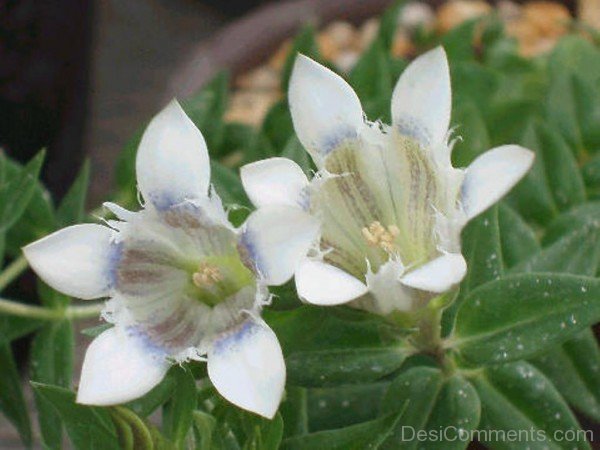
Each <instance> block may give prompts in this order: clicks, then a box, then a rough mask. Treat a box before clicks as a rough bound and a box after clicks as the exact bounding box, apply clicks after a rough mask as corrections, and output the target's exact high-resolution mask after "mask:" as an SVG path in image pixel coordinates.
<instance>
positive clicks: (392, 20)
mask: <svg viewBox="0 0 600 450" xmlns="http://www.w3.org/2000/svg"><path fill="white" fill-rule="evenodd" d="M404 3H406V2H405V0H394V2H392V4H391V5H390V6H389V7H388V8H387V9H386V10H385V11H384V12H383V14H382V15H381V18H380V19H379V31H378V39H379V40H380V41H381V43H382V44H383V48H384V49H385V50H387V51H389V50H391V48H392V44H393V43H394V36H395V35H396V29H397V28H398V17H399V15H400V8H402V6H403V5H404Z"/></svg>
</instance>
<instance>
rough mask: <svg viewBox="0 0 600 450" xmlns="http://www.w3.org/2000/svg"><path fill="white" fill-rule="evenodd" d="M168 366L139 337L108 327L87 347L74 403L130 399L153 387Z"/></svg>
mask: <svg viewBox="0 0 600 450" xmlns="http://www.w3.org/2000/svg"><path fill="white" fill-rule="evenodd" d="M168 369H169V363H168V362H167V360H166V359H165V355H164V354H163V353H161V352H159V351H157V350H156V349H155V348H154V347H152V346H151V345H148V344H145V343H144V341H143V340H142V339H141V338H140V337H139V336H136V335H134V334H128V333H127V332H126V331H125V330H123V329H121V328H117V327H114V328H111V329H109V330H107V331H105V332H104V333H102V334H101V335H100V336H98V337H97V338H96V339H94V341H93V342H92V343H91V345H90V346H89V348H88V349H87V352H86V354H85V359H84V361H83V368H82V370H81V380H80V382H79V391H78V392H77V402H78V403H83V404H86V405H115V404H119V403H125V402H128V401H130V400H134V399H136V398H138V397H141V396H142V395H144V394H146V393H147V392H148V391H150V390H151V389H152V388H153V387H154V386H156V385H157V384H158V383H159V382H160V381H161V380H162V379H163V377H164V376H165V374H166V373H167V370H168Z"/></svg>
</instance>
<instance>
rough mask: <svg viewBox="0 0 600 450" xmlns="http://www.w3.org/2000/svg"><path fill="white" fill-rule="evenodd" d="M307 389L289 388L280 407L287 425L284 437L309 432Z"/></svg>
mask: <svg viewBox="0 0 600 450" xmlns="http://www.w3.org/2000/svg"><path fill="white" fill-rule="evenodd" d="M306 391H307V390H306V389H305V388H302V387H296V386H289V387H287V388H286V390H285V397H284V399H283V401H282V402H281V406H280V407H279V412H280V413H281V417H282V418H283V422H284V423H285V427H284V429H283V435H284V437H290V436H298V435H302V434H306V433H307V432H308V412H307V408H306V405H307V402H306V397H307V395H306Z"/></svg>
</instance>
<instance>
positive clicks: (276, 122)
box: [261, 100, 294, 156]
mask: <svg viewBox="0 0 600 450" xmlns="http://www.w3.org/2000/svg"><path fill="white" fill-rule="evenodd" d="M261 129H262V132H263V133H264V135H265V136H266V137H267V138H268V139H269V140H270V141H271V144H272V146H273V148H274V149H275V152H276V153H279V152H280V151H281V150H282V149H283V148H284V147H285V145H286V144H287V142H288V141H289V139H290V137H291V136H293V135H294V125H293V124H292V116H291V115H290V107H289V106H288V103H287V101H286V100H280V101H278V102H277V103H275V104H274V105H273V106H272V107H271V109H269V111H268V112H267V115H266V116H265V119H264V121H263V124H262V127H261ZM266 156H269V155H266Z"/></svg>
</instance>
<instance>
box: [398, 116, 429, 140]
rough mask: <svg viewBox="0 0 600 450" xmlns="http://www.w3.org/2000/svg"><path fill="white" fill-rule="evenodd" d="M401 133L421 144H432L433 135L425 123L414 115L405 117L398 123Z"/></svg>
mask: <svg viewBox="0 0 600 450" xmlns="http://www.w3.org/2000/svg"><path fill="white" fill-rule="evenodd" d="M398 130H399V131H400V134H403V135H404V136H408V137H409V138H412V139H415V140H416V141H417V142H419V143H420V144H421V145H423V146H425V147H427V146H429V145H431V135H430V133H429V130H427V129H426V128H425V127H424V126H423V124H422V123H421V122H420V121H419V120H418V119H415V118H414V117H403V118H402V120H401V121H400V122H399V123H398Z"/></svg>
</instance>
